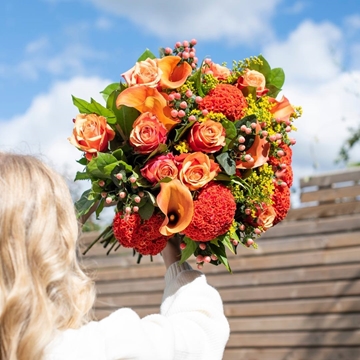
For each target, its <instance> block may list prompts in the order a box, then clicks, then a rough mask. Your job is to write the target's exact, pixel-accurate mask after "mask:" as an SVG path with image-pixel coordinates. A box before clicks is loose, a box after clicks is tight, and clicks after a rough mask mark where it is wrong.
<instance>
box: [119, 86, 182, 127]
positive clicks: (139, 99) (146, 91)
mask: <svg viewBox="0 0 360 360" xmlns="http://www.w3.org/2000/svg"><path fill="white" fill-rule="evenodd" d="M122 105H125V106H128V107H133V108H135V109H136V110H138V111H140V112H141V113H144V112H151V113H152V114H154V115H155V116H156V117H157V118H158V119H159V121H160V122H162V123H163V124H164V126H165V127H166V129H167V130H170V129H171V128H172V127H173V126H174V125H175V124H177V122H176V121H175V120H173V119H171V118H169V117H167V116H166V115H165V114H164V109H165V108H166V107H167V104H166V100H165V98H164V97H163V96H162V95H161V94H160V93H159V92H158V91H157V90H156V89H155V88H150V87H148V86H131V87H129V88H127V89H125V90H124V91H122V92H121V93H120V94H119V95H118V97H117V99H116V107H117V108H120V107H121V106H122Z"/></svg>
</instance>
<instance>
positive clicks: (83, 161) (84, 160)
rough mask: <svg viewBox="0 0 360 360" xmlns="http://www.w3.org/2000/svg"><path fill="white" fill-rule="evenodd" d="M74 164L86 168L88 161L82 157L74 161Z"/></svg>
mask: <svg viewBox="0 0 360 360" xmlns="http://www.w3.org/2000/svg"><path fill="white" fill-rule="evenodd" d="M76 162H77V163H79V164H80V165H84V166H86V165H87V164H88V162H89V160H88V159H87V158H86V157H85V156H83V157H82V158H81V159H79V160H76Z"/></svg>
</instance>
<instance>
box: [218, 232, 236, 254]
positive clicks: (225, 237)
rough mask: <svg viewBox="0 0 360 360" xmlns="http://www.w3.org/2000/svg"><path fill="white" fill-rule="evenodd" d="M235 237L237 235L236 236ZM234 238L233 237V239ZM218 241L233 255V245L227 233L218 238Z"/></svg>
mask: <svg viewBox="0 0 360 360" xmlns="http://www.w3.org/2000/svg"><path fill="white" fill-rule="evenodd" d="M236 237H237V235H236ZM234 238H235V237H234ZM219 240H220V241H221V242H222V243H223V244H224V245H225V246H226V247H227V248H228V249H229V250H230V251H231V252H232V253H233V254H235V251H234V245H233V244H232V242H231V238H230V235H229V234H228V233H226V234H224V235H221V236H219Z"/></svg>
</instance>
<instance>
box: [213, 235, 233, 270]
mask: <svg viewBox="0 0 360 360" xmlns="http://www.w3.org/2000/svg"><path fill="white" fill-rule="evenodd" d="M210 248H211V250H212V251H213V253H214V254H215V255H216V256H217V257H218V259H219V260H220V262H221V263H222V264H223V265H225V267H226V269H227V270H228V271H229V272H232V271H231V268H230V265H229V262H228V259H227V256H226V251H225V246H224V244H223V243H221V242H219V246H216V245H214V244H212V243H210Z"/></svg>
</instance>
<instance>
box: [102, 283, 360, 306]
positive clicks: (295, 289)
mask: <svg viewBox="0 0 360 360" xmlns="http://www.w3.org/2000/svg"><path fill="white" fill-rule="evenodd" d="M117 291H118V292H115V289H114V292H112V293H110V294H99V295H98V297H97V304H98V303H99V304H102V305H104V304H107V305H109V306H111V307H121V306H122V307H129V306H152V305H158V304H160V302H161V298H162V291H151V292H141V293H130V294H129V293H122V292H121V288H117ZM219 292H220V295H221V297H222V299H223V302H224V304H226V303H228V302H240V301H241V302H243V301H259V300H261V301H270V300H282V299H288V300H290V299H300V298H319V297H321V298H323V297H338V296H349V295H360V281H359V280H350V281H334V282H326V283H314V284H307V283H305V284H296V285H277V286H256V287H250V288H249V287H241V288H235V287H232V288H224V289H219ZM268 306H271V304H269V305H268Z"/></svg>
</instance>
